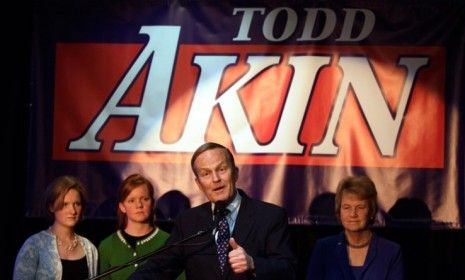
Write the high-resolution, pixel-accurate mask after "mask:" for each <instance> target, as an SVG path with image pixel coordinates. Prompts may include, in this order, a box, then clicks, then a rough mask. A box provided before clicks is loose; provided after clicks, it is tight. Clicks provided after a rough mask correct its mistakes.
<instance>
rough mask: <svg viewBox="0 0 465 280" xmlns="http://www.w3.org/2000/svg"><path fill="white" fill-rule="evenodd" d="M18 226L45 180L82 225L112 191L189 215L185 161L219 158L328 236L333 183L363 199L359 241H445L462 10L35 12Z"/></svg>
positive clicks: (60, 6) (218, 6) (133, 5)
mask: <svg viewBox="0 0 465 280" xmlns="http://www.w3.org/2000/svg"><path fill="white" fill-rule="evenodd" d="M32 9H33V10H32V13H33V17H32V28H33V30H32V48H31V49H32V53H31V62H32V63H31V68H30V70H31V99H30V133H29V139H28V143H29V148H28V156H29V158H28V175H27V178H28V187H27V189H26V194H25V196H26V197H25V199H26V205H27V207H26V213H25V214H26V216H28V217H37V216H39V215H40V212H39V210H40V195H41V194H42V193H43V190H44V189H45V188H46V186H47V184H48V183H49V182H50V181H51V180H52V179H53V178H54V177H57V176H59V175H63V174H71V175H76V176H78V177H80V178H81V179H82V180H83V181H84V182H85V184H86V185H87V186H88V188H89V190H90V193H91V196H90V206H91V207H89V209H88V210H89V211H88V212H87V213H86V215H87V216H88V217H93V218H101V217H110V218H111V217H114V207H115V190H116V188H117V187H118V185H119V183H120V181H121V180H122V178H123V177H125V176H127V175H129V174H131V173H134V172H142V173H144V174H145V175H147V176H148V177H149V178H150V179H151V180H152V181H153V183H154V184H155V186H156V190H155V191H156V195H157V198H161V197H162V196H163V195H165V194H166V193H168V192H170V191H175V190H177V191H180V192H181V193H182V194H183V195H185V196H186V197H187V198H188V199H189V202H190V204H191V205H193V206H194V205H198V204H200V203H202V202H204V201H205V198H204V197H203V196H202V195H201V194H200V193H199V191H198V189H197V187H196V186H195V184H194V180H193V176H192V172H191V170H190V166H189V159H190V157H191V154H192V152H193V151H194V150H195V148H196V147H198V146H199V145H200V144H202V143H204V142H205V141H216V142H220V143H222V144H224V145H226V146H228V147H230V148H231V149H232V151H233V152H234V154H235V157H236V159H237V164H238V166H239V169H240V179H239V185H240V186H241V187H242V188H243V189H244V190H245V191H246V192H247V193H248V194H249V195H250V196H252V197H255V198H258V199H262V200H265V201H268V202H272V203H275V204H278V205H281V206H283V207H284V208H286V210H287V211H288V213H289V219H290V223H292V224H316V223H319V224H330V223H333V222H334V220H333V219H332V218H331V217H329V218H326V216H325V215H326V214H328V212H329V215H331V212H332V207H333V204H332V199H333V198H332V195H333V193H334V191H335V188H336V186H337V183H338V181H339V180H340V179H341V178H343V177H345V176H348V175H360V174H366V175H368V176H370V177H371V178H372V179H373V180H374V181H375V183H376V185H377V189H378V193H379V202H380V207H381V210H382V211H381V213H380V215H379V217H378V218H377V225H380V226H384V225H386V224H388V223H390V222H397V220H399V219H404V220H408V221H413V222H415V223H417V222H418V223H428V224H430V225H432V226H434V227H441V228H442V227H446V228H462V227H463V226H464V217H465V206H464V204H465V195H464V193H465V192H464V189H465V186H464V176H465V168H464V158H465V156H464V145H463V143H464V133H465V131H464V121H465V119H464V113H463V111H464V110H463V107H464V102H465V101H464V92H465V87H464V73H463V71H464V70H463V69H464V68H463V67H464V48H465V45H464V44H465V43H464V42H465V40H464V38H465V32H464V26H465V21H464V19H465V9H464V4H463V2H462V1H431V0H429V1H357V0H351V1H327V2H326V1H142V0H139V1H87V0H80V1H35V2H34V6H33V8H32Z"/></svg>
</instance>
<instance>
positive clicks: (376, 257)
mask: <svg viewBox="0 0 465 280" xmlns="http://www.w3.org/2000/svg"><path fill="white" fill-rule="evenodd" d="M323 279H324V280H331V279H334V280H336V279H337V280H355V278H354V276H353V274H352V271H351V268H350V265H349V257H348V255H347V249H346V240H345V236H344V233H340V234H338V235H333V236H329V237H326V238H323V239H319V240H318V241H317V242H316V244H315V247H314V249H313V252H312V256H311V258H310V262H309V265H308V272H307V280H323ZM362 279H363V280H368V279H372V280H383V279H386V280H387V279H392V280H402V279H404V277H403V264H402V253H401V248H400V246H399V245H398V244H397V243H394V242H392V241H389V240H387V239H384V238H381V237H378V236H377V235H375V234H373V239H372V240H371V243H370V247H369V248H368V254H367V257H366V259H365V264H364V267H363V272H362Z"/></svg>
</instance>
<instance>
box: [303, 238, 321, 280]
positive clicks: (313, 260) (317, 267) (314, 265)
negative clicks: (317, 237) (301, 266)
mask: <svg viewBox="0 0 465 280" xmlns="http://www.w3.org/2000/svg"><path fill="white" fill-rule="evenodd" d="M323 252H324V249H323V246H322V243H321V242H320V241H317V242H316V243H315V247H314V248H313V251H312V254H311V257H310V260H309V262H308V266H307V277H306V279H307V280H313V279H323V278H324V273H323V268H324V263H323V261H322V260H323V259H324V257H323Z"/></svg>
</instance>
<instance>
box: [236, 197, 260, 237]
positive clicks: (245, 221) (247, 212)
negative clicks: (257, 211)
mask: <svg viewBox="0 0 465 280" xmlns="http://www.w3.org/2000/svg"><path fill="white" fill-rule="evenodd" d="M241 196H242V201H241V206H240V208H239V213H238V214H237V218H236V224H235V226H234V230H233V233H232V237H234V239H235V240H236V242H237V243H238V244H243V243H244V242H245V240H247V236H248V235H249V233H250V231H251V230H252V228H253V225H254V223H255V220H254V217H253V209H252V205H251V204H250V203H249V198H248V197H247V196H246V195H245V193H243V192H241Z"/></svg>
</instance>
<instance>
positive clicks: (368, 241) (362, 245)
mask: <svg viewBox="0 0 465 280" xmlns="http://www.w3.org/2000/svg"><path fill="white" fill-rule="evenodd" d="M371 237H372V234H370V237H369V238H368V239H367V241H366V242H363V243H360V244H352V243H350V242H349V239H347V238H346V242H347V246H349V247H350V248H354V249H361V248H365V247H367V246H368V245H369V244H370V241H371Z"/></svg>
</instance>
